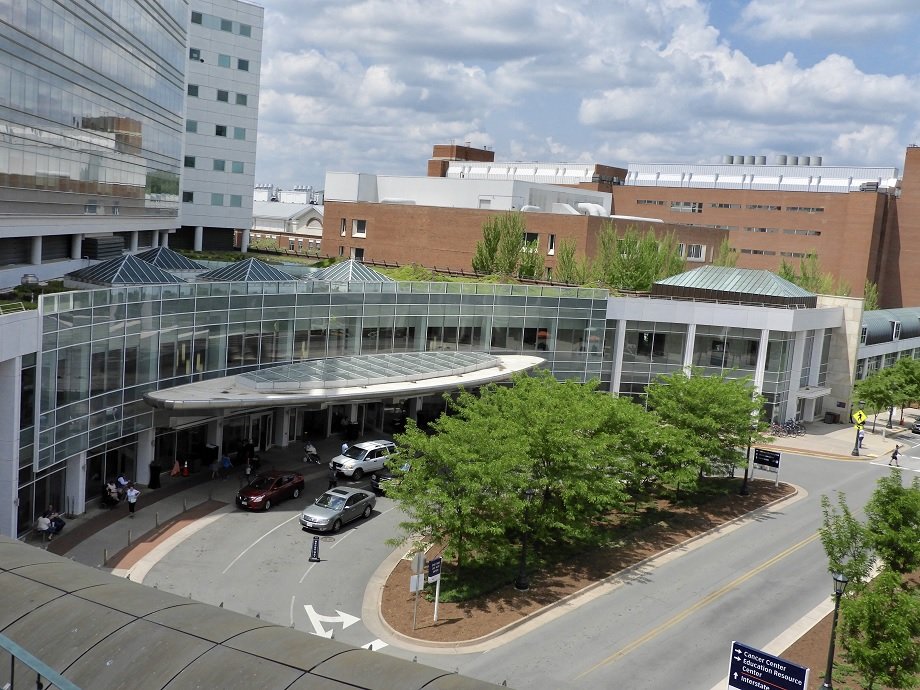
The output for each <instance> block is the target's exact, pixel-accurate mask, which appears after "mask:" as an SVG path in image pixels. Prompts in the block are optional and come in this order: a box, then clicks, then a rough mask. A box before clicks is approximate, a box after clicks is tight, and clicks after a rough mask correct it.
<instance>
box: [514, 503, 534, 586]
mask: <svg viewBox="0 0 920 690" xmlns="http://www.w3.org/2000/svg"><path fill="white" fill-rule="evenodd" d="M535 493H537V492H536V491H535V490H534V489H527V490H526V491H525V492H524V498H525V499H526V501H527V503H526V504H525V506H524V531H523V533H522V535H521V562H520V565H519V567H518V574H517V577H516V578H515V580H514V588H515V589H517V590H519V591H521V592H523V591H525V590H528V589H530V578H529V577H527V538H528V537H529V536H530V526H529V525H528V524H527V518H528V516H529V513H530V502H531V501H532V500H533V497H534V494H535Z"/></svg>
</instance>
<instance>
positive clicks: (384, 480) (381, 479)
mask: <svg viewBox="0 0 920 690" xmlns="http://www.w3.org/2000/svg"><path fill="white" fill-rule="evenodd" d="M411 466H412V465H410V464H409V463H408V462H407V463H404V464H403V465H402V467H400V468H399V469H398V470H396V471H395V472H394V471H393V470H391V469H390V466H389V465H384V466H383V469H380V470H377V471H376V472H374V474H372V475H371V490H372V491H373V492H374V493H375V494H377V495H378V496H386V493H387V490H386V487H387V485H388V484H390V482H392V481H396V483H397V484H398V483H399V481H400V480H401V479H402V476H403V475H404V474H405V473H406V472H408V471H409V468H410V467H411Z"/></svg>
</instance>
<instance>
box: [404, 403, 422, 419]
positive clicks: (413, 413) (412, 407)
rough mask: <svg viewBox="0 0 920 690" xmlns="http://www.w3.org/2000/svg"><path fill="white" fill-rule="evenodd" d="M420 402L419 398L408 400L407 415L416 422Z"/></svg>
mask: <svg viewBox="0 0 920 690" xmlns="http://www.w3.org/2000/svg"><path fill="white" fill-rule="evenodd" d="M421 402H422V399H421V398H409V400H408V403H409V405H408V407H409V409H408V410H407V414H408V415H409V417H410V418H412V419H414V420H415V421H416V422H417V421H418V408H419V407H420V406H421Z"/></svg>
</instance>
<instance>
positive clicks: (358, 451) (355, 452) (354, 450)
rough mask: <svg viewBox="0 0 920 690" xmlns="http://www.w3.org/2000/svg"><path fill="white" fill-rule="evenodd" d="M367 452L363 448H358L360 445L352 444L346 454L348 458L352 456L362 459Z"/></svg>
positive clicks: (352, 457)
mask: <svg viewBox="0 0 920 690" xmlns="http://www.w3.org/2000/svg"><path fill="white" fill-rule="evenodd" d="M365 453H367V451H366V450H364V449H363V448H358V446H352V447H351V448H349V449H348V450H346V451H345V453H344V455H345V457H346V458H351V459H353V460H360V459H361V458H363V457H364V454H365Z"/></svg>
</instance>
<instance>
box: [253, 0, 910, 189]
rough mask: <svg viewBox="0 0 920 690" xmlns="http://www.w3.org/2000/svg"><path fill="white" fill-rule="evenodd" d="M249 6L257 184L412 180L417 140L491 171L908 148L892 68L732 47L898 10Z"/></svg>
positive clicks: (902, 98)
mask: <svg viewBox="0 0 920 690" xmlns="http://www.w3.org/2000/svg"><path fill="white" fill-rule="evenodd" d="M265 2H266V31H265V42H264V47H263V52H264V55H263V72H262V85H263V93H262V97H261V108H260V123H259V160H258V166H257V167H258V175H259V178H260V179H268V178H271V179H275V180H281V181H282V182H284V181H285V180H287V181H289V182H290V183H291V184H293V183H295V182H296V183H306V184H315V185H318V186H321V185H322V176H323V174H324V171H325V170H326V169H329V170H349V169H354V170H362V171H379V172H391V173H404V174H424V170H425V161H426V160H427V158H428V157H429V155H430V153H431V146H432V145H433V144H436V143H447V142H449V141H451V140H453V141H470V142H471V143H473V144H474V145H491V146H493V147H494V148H495V149H496V155H497V157H498V158H500V159H501V158H505V159H507V158H518V159H525V160H538V159H541V160H567V161H576V160H577V161H582V160H596V161H598V162H602V163H608V164H612V165H625V164H626V163H627V162H628V161H629V160H654V159H657V160H713V159H717V157H718V156H719V155H720V154H723V153H771V152H778V153H803V154H814V155H824V156H825V162H826V163H827V162H833V159H835V158H836V157H837V156H840V157H841V158H844V159H845V160H840V161H839V162H841V163H850V164H867V165H868V164H887V165H900V162H901V159H902V157H903V148H904V146H905V145H906V144H908V143H910V142H911V141H912V140H915V139H916V138H917V136H918V126H917V122H918V120H920V117H918V116H920V104H918V103H917V100H916V98H915V97H914V94H916V92H917V90H918V86H920V79H918V75H917V74H916V73H912V72H910V71H907V68H905V67H903V66H902V65H901V64H900V63H897V62H883V61H878V62H877V63H876V64H874V65H868V66H867V63H866V61H865V59H864V58H863V57H861V59H860V60H859V62H858V63H857V62H855V61H854V59H853V55H852V54H851V53H850V51H848V50H847V49H845V48H846V44H841V45H840V46H838V47H837V48H836V49H835V50H828V51H826V52H825V53H824V54H819V55H817V57H815V55H814V53H813V52H812V53H811V54H809V56H808V58H807V64H802V63H800V60H799V58H798V56H797V55H796V53H795V52H794V50H793V49H792V48H791V47H790V48H789V49H788V50H787V51H786V54H785V55H784V56H782V57H780V58H778V59H777V58H771V59H770V60H769V61H764V60H762V59H759V57H758V56H759V55H760V53H758V51H757V49H756V46H754V45H753V44H751V45H749V44H747V43H744V42H743V41H744V39H745V36H748V35H754V34H756V37H757V39H758V40H762V39H765V38H767V37H768V36H774V35H779V34H777V33H776V32H781V31H783V30H784V29H783V28H782V24H781V23H780V22H781V21H782V20H783V17H788V16H794V17H795V19H796V22H795V23H798V22H799V21H801V24H802V26H804V27H805V28H799V29H795V31H799V32H800V33H799V34H796V35H802V36H804V35H806V34H807V35H808V36H817V35H822V36H827V35H831V34H833V33H834V32H837V34H838V35H844V34H843V33H840V32H843V31H845V30H847V29H846V27H843V28H839V27H838V25H839V24H841V23H846V22H844V21H843V20H844V19H845V20H846V21H847V22H850V23H860V24H861V25H862V26H863V27H866V26H869V27H875V29H873V30H876V29H877V30H879V31H882V30H884V29H885V27H887V26H889V25H890V20H889V16H890V14H895V15H897V16H898V17H899V18H900V19H904V18H911V17H912V18H913V21H914V24H915V25H916V24H918V23H920V21H918V18H917V15H918V11H916V10H913V4H912V2H906V1H901V0H894V1H893V2H890V3H888V4H887V5H886V9H885V10H881V9H875V8H876V6H875V5H873V4H872V3H865V2H863V3H859V4H857V3H855V2H851V0H835V1H834V2H830V0H812V2H810V3H807V4H806V3H798V2H797V0H775V2H773V1H771V2H766V1H761V0H753V1H752V2H749V3H747V4H746V5H745V6H744V7H743V9H742V10H741V13H740V24H739V26H741V27H742V28H743V32H742V33H741V34H740V35H737V34H735V33H732V32H731V31H730V29H731V28H732V27H728V26H721V25H719V22H727V21H735V20H736V19H738V17H739V15H732V16H731V17H728V18H724V17H721V16H715V15H711V14H710V11H709V7H710V5H709V3H706V2H703V0H617V1H616V2H610V1H609V0H570V1H569V2H566V3H564V4H563V3H558V2H555V0H527V1H525V0H504V1H503V2H501V3H494V2H493V3H467V2H460V1H459V0H338V1H337V2H335V3H310V12H309V13H306V12H305V10H304V3H303V2H302V0H265ZM776 8H781V10H783V11H775V10H776ZM720 9H722V7H721V6H720ZM835 27H837V28H835ZM802 32H804V33H802ZM867 36H871V33H870V34H868V35H867ZM729 37H731V38H729ZM880 40H881V41H882V42H884V41H885V39H884V38H883V39H880ZM739 41H741V42H740V43H739ZM784 45H788V44H784ZM835 45H836V44H835ZM871 45H873V44H872V43H871V38H863V39H861V41H860V43H859V46H860V48H861V49H862V50H863V51H864V52H870V51H869V47H870V46H871ZM878 47H879V48H881V47H883V46H882V43H879V44H878ZM884 47H885V48H887V49H889V53H888V54H891V53H892V52H896V51H897V50H901V51H902V52H903V53H910V52H911V47H910V46H904V47H902V48H900V49H899V48H897V46H895V48H892V47H891V46H884ZM773 54H774V55H776V53H773ZM857 64H858V65H859V66H857ZM870 68H871V69H870ZM873 137H876V139H875V141H873ZM299 147H303V150H300V148H299ZM298 166H299V167H298ZM275 170H277V171H278V173H277V174H276V173H275V172H274V171H275ZM282 174H283V175H284V177H283V178H282V177H281V175H282Z"/></svg>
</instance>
